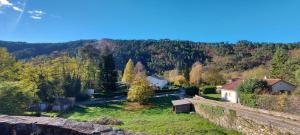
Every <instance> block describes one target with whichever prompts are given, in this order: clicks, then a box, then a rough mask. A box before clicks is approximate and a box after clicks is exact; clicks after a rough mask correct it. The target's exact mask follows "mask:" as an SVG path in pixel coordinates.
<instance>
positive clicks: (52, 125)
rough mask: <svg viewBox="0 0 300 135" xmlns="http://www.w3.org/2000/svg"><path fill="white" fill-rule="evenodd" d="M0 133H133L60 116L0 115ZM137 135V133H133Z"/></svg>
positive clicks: (74, 134)
mask: <svg viewBox="0 0 300 135" xmlns="http://www.w3.org/2000/svg"><path fill="white" fill-rule="evenodd" d="M0 134H1V135H134V134H133V133H129V132H126V131H124V130H121V129H115V128H112V127H109V126H105V125H98V124H92V123H86V122H76V121H71V120H67V119H62V118H49V117H27V116H7V115H0ZM135 135H137V134H135Z"/></svg>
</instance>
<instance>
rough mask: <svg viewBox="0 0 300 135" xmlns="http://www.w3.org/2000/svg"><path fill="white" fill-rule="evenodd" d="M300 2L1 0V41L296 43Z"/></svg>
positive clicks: (281, 0)
mask: <svg viewBox="0 0 300 135" xmlns="http://www.w3.org/2000/svg"><path fill="white" fill-rule="evenodd" d="M299 7H300V0H11V1H10V0H0V40H10V41H27V42H63V41H70V40H78V39H101V38H112V39H165V38H168V39H176V40H192V41H203V42H219V41H225V42H236V41H238V40H251V41H258V42H296V41H300V10H299Z"/></svg>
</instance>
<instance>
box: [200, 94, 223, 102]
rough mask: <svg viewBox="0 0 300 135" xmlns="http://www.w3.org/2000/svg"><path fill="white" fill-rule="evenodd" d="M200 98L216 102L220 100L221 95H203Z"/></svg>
mask: <svg viewBox="0 0 300 135" xmlns="http://www.w3.org/2000/svg"><path fill="white" fill-rule="evenodd" d="M201 96H202V97H204V98H207V99H212V100H217V101H220V100H221V94H203V95H201Z"/></svg>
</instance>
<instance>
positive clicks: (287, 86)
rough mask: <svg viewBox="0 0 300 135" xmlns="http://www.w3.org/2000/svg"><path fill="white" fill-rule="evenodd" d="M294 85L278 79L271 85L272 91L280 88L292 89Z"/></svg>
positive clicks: (278, 90)
mask: <svg viewBox="0 0 300 135" xmlns="http://www.w3.org/2000/svg"><path fill="white" fill-rule="evenodd" d="M294 89H295V86H293V85H290V84H288V83H286V82H283V81H280V82H278V83H276V84H274V85H273V86H272V92H280V91H281V90H285V91H293V90H294Z"/></svg>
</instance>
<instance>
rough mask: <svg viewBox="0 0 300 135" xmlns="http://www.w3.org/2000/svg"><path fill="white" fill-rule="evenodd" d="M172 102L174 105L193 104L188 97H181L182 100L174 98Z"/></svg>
mask: <svg viewBox="0 0 300 135" xmlns="http://www.w3.org/2000/svg"><path fill="white" fill-rule="evenodd" d="M172 104H173V105H174V106H176V105H188V104H192V103H191V102H190V101H188V100H186V99H181V100H173V101H172Z"/></svg>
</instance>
